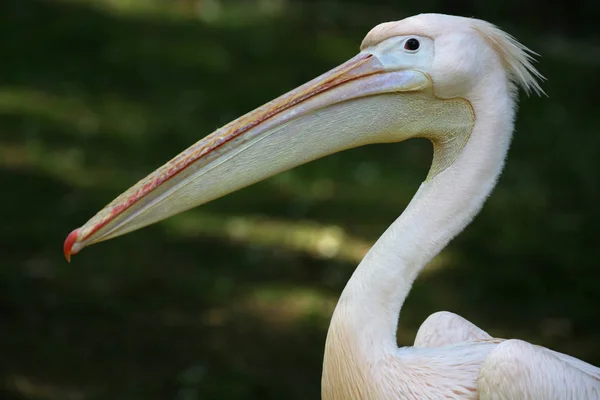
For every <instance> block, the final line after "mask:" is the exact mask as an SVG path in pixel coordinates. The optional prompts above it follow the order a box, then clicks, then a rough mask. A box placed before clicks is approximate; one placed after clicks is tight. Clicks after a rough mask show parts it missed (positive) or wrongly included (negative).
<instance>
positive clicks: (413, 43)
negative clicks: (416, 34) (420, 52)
mask: <svg viewBox="0 0 600 400" xmlns="http://www.w3.org/2000/svg"><path fill="white" fill-rule="evenodd" d="M404 48H405V49H406V50H412V51H414V50H417V49H418V48H419V41H418V40H417V39H414V38H412V39H408V40H407V41H406V44H404Z"/></svg>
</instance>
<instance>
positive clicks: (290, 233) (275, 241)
mask: <svg viewBox="0 0 600 400" xmlns="http://www.w3.org/2000/svg"><path fill="white" fill-rule="evenodd" d="M166 224H167V226H168V227H169V229H170V230H171V231H172V232H173V233H176V234H178V235H180V236H195V235H200V234H202V235H209V236H213V237H220V238H223V239H227V240H232V241H235V242H240V243H246V244H252V245H261V246H266V247H275V248H283V249H286V250H292V251H297V252H302V253H306V254H309V255H311V256H313V257H315V258H320V259H336V260H339V261H347V262H351V263H358V262H359V261H360V260H361V259H362V258H363V257H364V255H365V254H366V252H367V251H368V250H369V248H370V247H371V245H372V243H370V242H368V241H366V240H364V239H361V238H358V237H355V236H352V235H350V234H348V233H347V232H346V231H344V229H343V228H341V227H339V226H335V225H321V224H318V223H315V222H312V221H284V220H277V219H273V218H268V217H258V216H220V215H215V214H208V213H201V212H195V213H191V212H188V213H186V215H185V218H172V219H170V220H168V221H167V222H166Z"/></svg>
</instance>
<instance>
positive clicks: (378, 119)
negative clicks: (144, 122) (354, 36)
mask: <svg viewBox="0 0 600 400" xmlns="http://www.w3.org/2000/svg"><path fill="white" fill-rule="evenodd" d="M433 100H434V96H433V95H432V94H431V81H430V80H429V78H428V77H427V75H425V74H423V73H421V72H418V71H415V70H407V69H391V68H389V67H385V66H384V65H382V63H381V62H380V60H379V59H378V57H377V56H376V55H374V54H372V53H369V52H367V51H363V52H361V53H360V54H358V55H357V56H355V57H354V58H352V59H350V60H349V61H347V62H345V63H344V64H342V65H340V66H338V67H336V68H335V69H333V70H331V71H329V72H327V73H325V74H323V75H322V76H320V77H318V78H316V79H314V80H312V81H310V82H308V83H306V84H304V85H302V86H300V87H299V88H297V89H295V90H293V91H291V92H289V93H287V94H285V95H283V96H281V97H279V98H277V99H275V100H273V101H271V102H269V103H267V104H265V105H263V106H262V107H259V108H257V109H256V110H254V111H252V112H250V113H248V114H246V115H244V116H242V117H240V118H239V119H237V120H235V121H233V122H231V123H229V124H228V125H226V126H224V127H223V128H221V129H219V130H217V131H215V132H214V133H212V134H211V135H209V136H207V137H205V138H204V139H202V140H200V141H198V142H197V143H195V144H194V145H192V146H191V147H189V148H188V149H186V150H184V151H183V152H182V153H180V154H179V155H177V156H176V157H175V158H173V159H172V160H171V161H169V162H168V163H166V164H165V165H163V166H162V167H160V168H158V169H157V170H156V171H154V172H153V173H152V174H150V175H148V176H147V177H146V178H144V179H142V180H141V181H140V182H138V183H137V184H135V185H134V186H133V187H131V188H130V189H129V190H127V191H126V192H124V193H123V194H121V195H120V196H119V197H117V198H116V199H115V200H114V201H112V202H111V203H110V204H109V205H107V206H106V207H105V208H104V209H102V210H101V211H100V212H99V213H98V214H96V215H95V216H94V217H93V218H92V219H90V220H89V221H88V222H87V223H86V224H85V225H83V226H82V227H80V228H78V229H75V230H74V231H73V232H71V234H69V236H68V237H67V239H66V241H65V244H64V253H65V257H66V258H67V260H70V257H71V255H72V254H75V253H77V252H78V251H80V250H81V249H82V248H83V247H85V246H88V245H90V244H93V243H96V242H100V241H103V240H107V239H110V238H113V237H116V236H119V235H123V234H125V233H127V232H131V231H133V230H135V229H139V228H141V227H144V226H146V225H150V224H152V223H155V222H158V221H160V220H162V219H165V218H167V217H169V216H172V215H174V214H177V213H180V212H182V211H185V210H188V209H190V208H193V207H196V206H198V205H201V204H204V203H206V202H208V201H210V200H214V199H216V198H218V197H221V196H224V195H226V194H228V193H231V192H233V191H236V190H238V189H241V188H243V187H245V186H248V185H250V184H252V183H255V182H258V181H260V180H262V179H265V178H267V177H269V176H272V175H274V174H277V173H279V172H281V171H284V170H287V169H290V168H292V167H295V166H297V165H300V164H303V163H306V162H308V161H311V160H314V159H316V158H319V157H322V156H325V155H327V154H331V153H334V152H338V151H340V150H344V149H348V148H352V147H356V146H360V145H363V144H368V143H376V142H396V141H401V140H404V139H406V138H408V137H412V136H417V135H418V134H419V132H418V131H419V130H421V129H422V128H420V127H419V124H418V123H416V122H415V121H418V120H419V118H421V119H422V118H423V117H424V116H426V115H427V114H426V112H427V111H426V110H425V107H424V106H423V104H425V103H427V102H431V101H433Z"/></svg>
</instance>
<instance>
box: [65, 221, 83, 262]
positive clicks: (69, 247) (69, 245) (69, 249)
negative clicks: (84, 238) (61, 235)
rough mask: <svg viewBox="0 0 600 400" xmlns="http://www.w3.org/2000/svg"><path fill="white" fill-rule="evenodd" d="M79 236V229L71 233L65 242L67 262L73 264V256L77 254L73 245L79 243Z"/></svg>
mask: <svg viewBox="0 0 600 400" xmlns="http://www.w3.org/2000/svg"><path fill="white" fill-rule="evenodd" d="M78 234H79V228H78V229H75V230H74V231H73V232H71V233H69V236H67V239H66V240H65V244H64V246H63V251H64V252H65V258H66V259H67V262H71V255H72V254H75V253H76V252H74V251H73V245H74V244H75V242H76V241H77V235H78Z"/></svg>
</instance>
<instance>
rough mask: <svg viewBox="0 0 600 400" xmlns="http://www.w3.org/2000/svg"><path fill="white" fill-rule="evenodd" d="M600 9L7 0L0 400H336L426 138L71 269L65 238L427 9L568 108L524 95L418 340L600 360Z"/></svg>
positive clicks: (420, 309)
mask: <svg viewBox="0 0 600 400" xmlns="http://www.w3.org/2000/svg"><path fill="white" fill-rule="evenodd" d="M576 3H578V4H576ZM599 7H600V6H599V5H598V3H597V2H593V1H591V0H589V1H587V2H575V3H574V2H567V1H565V2H563V3H553V5H552V6H549V3H547V2H541V1H540V0H536V1H531V2H527V4H526V5H525V4H524V2H522V1H520V0H509V1H500V0H490V1H488V2H480V1H455V0H453V1H447V0H422V1H419V2H401V1H398V0H393V1H392V0H390V1H374V0H363V1H359V0H337V1H331V0H330V1H324V2H317V1H300V0H296V1H292V0H287V1H286V0H247V1H237V2H235V1H225V0H178V1H175V0H171V1H169V0H162V1H159V0H154V1H151V0H146V1H144V0H87V1H86V0H78V1H75V0H72V1H57V0H54V1H51V0H46V1H41V0H39V1H34V0H3V1H1V2H0V183H1V188H2V191H1V196H0V221H1V222H0V266H1V267H0V307H1V311H2V312H1V313H0V370H1V371H2V379H3V381H2V384H3V389H2V392H1V393H0V395H1V397H2V398H5V399H36V400H37V399H40V400H41V399H44V400H54V399H77V400H79V399H81V400H91V399H111V400H116V399H128V400H135V399H178V400H194V399H212V398H215V399H217V398H218V399H249V398H260V399H309V398H317V397H318V394H319V386H320V373H321V361H322V353H323V345H324V340H325V336H326V331H327V326H328V322H329V317H330V314H331V312H332V310H333V307H334V306H335V302H336V299H337V297H338V295H339V293H340V291H341V290H342V288H343V286H344V285H345V282H346V281H347V279H348V277H349V276H350V274H351V272H352V271H353V269H354V267H355V265H356V264H357V263H358V261H359V260H360V258H361V257H362V255H363V254H364V252H365V251H366V249H368V247H369V246H370V245H371V244H372V243H373V242H374V241H375V240H376V239H377V237H378V236H379V235H380V234H381V233H382V232H383V230H384V229H385V228H386V226H387V225H389V224H390V223H391V222H392V221H393V219H394V218H396V217H397V216H398V215H399V214H400V212H401V211H402V209H403V208H404V206H405V205H406V204H407V202H408V201H409V199H410V197H411V195H412V193H414V191H415V190H416V188H417V187H418V184H419V182H420V181H421V180H422V179H423V177H424V176H425V174H426V172H427V168H428V164H429V162H430V157H431V150H430V146H429V145H428V144H427V143H426V142H424V141H414V142H408V143H403V144H398V145H378V146H369V147H365V148H360V149H355V150H351V151H347V152H345V153H341V154H337V155H334V156H330V157H328V158H325V159H322V160H319V161H317V162H314V163H311V164H309V165H306V166H303V167H300V168H297V169H295V170H293V171H290V172H287V173H284V174H281V175H279V176H277V177H274V178H272V179H269V180H267V181H265V182H262V183H260V184H257V185H254V186H252V187H250V188H247V189H245V190H243V191H240V192H238V193H235V194H232V195H230V196H228V197H226V198H223V199H220V200H218V201H215V202H213V203H210V204H208V205H206V206H204V207H201V208H199V209H197V210H193V211H190V212H188V213H185V214H183V215H180V216H177V217H175V218H172V219H170V220H167V221H165V222H163V223H161V224H158V225H156V226H153V227H150V228H147V229H144V230H141V231H138V232H136V233H133V234H130V235H127V236H124V237H122V238H119V239H118V240H114V241H110V242H107V243H103V244H100V245H97V246H94V247H91V248H89V249H86V250H85V251H84V252H83V253H82V254H81V255H77V256H76V257H75V259H74V262H73V264H71V265H68V264H66V262H65V261H64V260H63V258H62V252H61V246H62V241H63V239H64V237H65V236H66V234H67V233H68V232H69V231H70V230H71V229H72V228H74V227H76V226H79V225H81V224H82V223H83V222H85V221H86V220H87V219H88V218H89V217H90V216H92V215H93V213H95V212H96V211H97V210H99V209H100V208H101V207H102V206H103V205H104V204H105V203H107V202H108V201H110V200H111V199H112V198H114V197H115V196H116V195H117V194H119V193H120V192H122V191H123V190H125V189H126V188H127V187H128V186H130V185H131V184H133V183H134V182H135V181H136V180H137V179H139V178H141V177H143V176H144V175H145V174H147V173H148V172H150V171H151V170H153V169H154V168H155V167H157V166H159V165H160V164H162V163H163V162H164V161H166V160H167V159H169V158H170V157H171V156H172V155H174V154H175V153H177V152H178V151H179V150H181V149H183V148H185V147H187V146H188V145H189V144H191V143H192V142H194V141H196V140H197V139H199V138H201V137H202V136H204V135H206V134H208V133H210V132H211V131H212V130H213V129H214V128H216V127H218V126H220V125H222V124H224V123H226V122H228V121H229V120H231V119H233V118H235V117H236V116H238V115H241V114H243V113H245V112H246V111H249V110H251V109H253V108H255V107H256V106H258V105H260V104H262V103H264V102H266V101H268V100H270V99H271V98H273V97H275V96H277V95H279V94H281V93H283V92H285V91H287V90H289V89H291V88H293V87H295V86H297V85H299V84H301V83H303V82H305V81H307V80H309V79H310V78H312V77H314V76H316V75H318V74H320V73H322V72H324V71H326V70H328V69H329V68H331V67H333V66H335V65H336V64H338V63H340V62H342V61H344V60H345V59H347V58H348V57H350V56H352V55H353V54H354V53H355V52H356V51H357V48H358V44H359V43H360V40H361V39H362V37H363V35H364V34H365V33H366V32H367V31H368V30H369V29H370V28H371V27H372V26H374V25H376V24H377V23H379V22H383V21H387V20H394V19H401V18H403V17H405V16H408V15H411V14H415V13H419V12H431V11H436V12H444V13H453V14H462V15H467V16H476V17H479V18H483V19H487V20H490V21H492V22H494V23H496V24H498V25H500V26H501V27H503V28H504V29H506V30H508V31H509V32H511V33H512V34H514V35H515V36H516V37H518V38H519V39H520V40H521V41H523V42H524V43H525V44H527V45H528V46H530V47H531V48H533V49H534V50H536V51H537V52H539V53H540V54H541V55H542V58H541V59H540V63H539V68H540V70H541V72H542V73H543V74H544V75H545V76H546V77H547V78H548V82H547V83H545V84H544V89H545V90H546V92H547V93H548V95H549V98H537V97H532V98H527V97H523V98H522V99H521V111H520V113H519V117H518V121H517V131H516V135H515V139H514V142H513V146H512V149H511V152H510V156H509V160H508V164H507V167H506V170H505V173H504V175H503V177H502V179H501V181H500V183H499V186H498V188H497V189H496V191H495V192H494V194H493V196H492V197H491V198H490V199H489V201H488V203H487V204H486V207H485V208H484V210H483V212H482V213H481V215H480V216H479V217H478V218H477V219H476V220H475V222H474V223H473V224H472V225H471V226H470V227H469V228H468V229H467V230H466V231H465V232H464V233H463V234H462V235H461V236H460V237H459V238H458V239H456V240H455V241H454V242H452V243H451V245H450V246H449V247H448V248H447V249H446V250H445V251H444V252H443V253H442V254H441V255H440V256H439V257H438V258H436V260H435V261H434V262H433V263H432V265H431V266H430V267H429V268H428V269H427V271H426V272H425V273H424V274H423V275H422V277H421V278H420V279H419V280H418V281H417V283H416V285H415V287H414V290H413V292H412V293H411V296H410V298H409V300H408V301H407V304H406V306H405V308H404V310H403V312H402V318H401V323H400V326H401V328H400V331H399V334H398V338H399V342H400V343H401V344H402V345H406V344H409V343H410V342H411V340H412V339H413V337H414V333H415V331H416V329H417V327H418V325H419V324H420V322H422V321H423V319H424V318H425V317H426V316H427V315H428V314H430V313H432V312H435V311H438V310H450V311H454V312H457V313H459V314H461V315H463V316H465V317H466V318H468V319H469V320H471V321H473V322H475V323H476V324H477V325H479V326H481V327H482V328H484V329H486V330H488V331H489V332H490V333H491V334H492V335H495V336H500V337H518V338H523V339H526V340H530V341H533V342H535V343H539V344H542V345H545V346H549V347H552V348H553V349H556V350H559V351H563V352H567V353H570V354H572V355H574V356H577V357H580V358H583V359H585V360H587V361H590V362H594V363H596V364H598V363H600V341H599V340H598V337H599V336H598V332H599V331H600V323H599V322H598V321H600V308H598V304H600V290H599V289H598V282H599V281H600V273H599V270H600V265H599V261H598V260H599V258H600V251H599V241H598V227H599V226H600V188H599V182H600V179H599V176H600V157H598V151H599V150H598V149H600V135H599V134H598V127H599V126H600V114H599V113H598V111H597V109H596V106H597V95H598V87H599V85H598V78H597V77H598V71H599V67H600V45H599V40H598V39H599V37H598V30H597V22H596V21H595V19H594V15H596V16H597V15H599V14H600V13H599V11H600V9H599ZM365 323H368V321H365Z"/></svg>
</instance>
